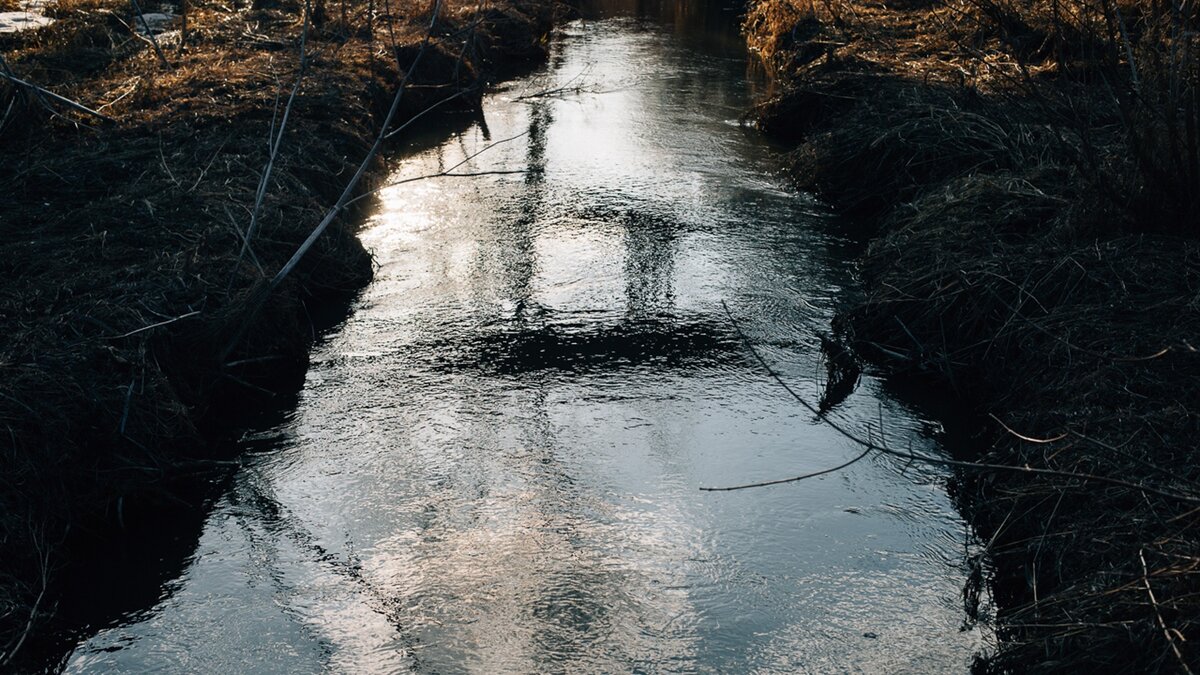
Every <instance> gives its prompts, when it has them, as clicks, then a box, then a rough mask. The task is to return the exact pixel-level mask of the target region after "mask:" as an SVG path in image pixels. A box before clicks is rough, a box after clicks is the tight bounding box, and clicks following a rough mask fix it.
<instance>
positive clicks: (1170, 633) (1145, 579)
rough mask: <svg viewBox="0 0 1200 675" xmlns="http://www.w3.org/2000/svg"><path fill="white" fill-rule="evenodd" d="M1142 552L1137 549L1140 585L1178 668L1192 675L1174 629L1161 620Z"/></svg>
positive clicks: (1160, 613)
mask: <svg viewBox="0 0 1200 675" xmlns="http://www.w3.org/2000/svg"><path fill="white" fill-rule="evenodd" d="M1144 551H1145V549H1141V548H1139V549H1138V560H1140V561H1141V562H1142V584H1143V585H1144V586H1145V587H1146V595H1148V596H1150V604H1151V605H1152V606H1153V607H1154V615H1155V616H1156V617H1158V627H1159V628H1161V629H1162V632H1163V635H1164V636H1165V637H1166V638H1167V643H1168V644H1170V645H1171V651H1172V652H1174V654H1175V659H1176V660H1177V661H1179V666H1180V667H1181V668H1183V672H1185V673H1187V674H1188V675H1193V673H1192V669H1191V668H1190V667H1189V666H1188V664H1187V661H1185V660H1184V658H1183V653H1182V652H1180V651H1179V645H1177V644H1175V635H1174V629H1171V628H1167V622H1166V621H1164V620H1163V615H1162V611H1160V610H1159V608H1158V599H1157V598H1155V597H1154V589H1152V588H1150V571H1149V570H1148V569H1147V568H1146V556H1145V554H1144Z"/></svg>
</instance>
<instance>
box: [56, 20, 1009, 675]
mask: <svg viewBox="0 0 1200 675" xmlns="http://www.w3.org/2000/svg"><path fill="white" fill-rule="evenodd" d="M685 14H686V12H682V10H681V12H680V13H678V14H673V15H672V16H670V17H668V20H664V19H662V18H661V17H659V16H657V13H656V16H651V17H646V16H641V17H638V16H636V13H633V12H631V13H629V14H628V15H626V16H616V17H611V16H610V17H609V18H602V19H595V20H581V21H576V22H574V23H570V24H568V25H566V26H565V27H564V28H563V29H562V30H561V32H560V35H559V36H558V37H557V38H556V43H555V47H554V56H553V58H552V59H551V62H550V63H549V64H548V65H547V66H546V67H545V68H543V69H541V70H539V71H538V72H536V73H534V74H532V75H531V76H529V77H526V78H524V79H521V80H518V81H516V82H513V83H511V84H509V85H507V86H505V87H504V88H502V89H500V90H498V91H495V92H493V93H492V94H490V95H489V96H488V97H487V98H486V100H485V104H484V118H483V120H482V121H481V122H479V123H477V124H475V125H474V126H472V127H471V128H469V129H468V130H466V131H464V132H462V133H461V134H458V135H456V136H454V137H453V138H451V139H449V140H446V141H444V142H441V143H436V144H432V147H431V146H430V145H426V146H425V149H418V150H416V151H415V152H414V154H411V155H408V156H405V157H403V158H402V159H398V160H397V166H398V168H397V171H396V174H395V176H394V177H393V180H394V181H395V182H400V181H403V180H404V179H406V178H410V177H416V176H423V175H427V174H434V173H439V172H442V171H445V170H447V169H450V168H452V167H453V172H454V173H457V174H474V175H471V176H459V177H442V178H437V179H429V180H422V181H416V182H409V183H405V184H401V185H397V186H394V187H390V188H387V189H385V190H384V191H383V192H382V193H381V195H380V200H379V206H378V209H377V210H376V212H375V213H374V214H373V215H372V216H371V217H370V219H369V221H368V223H367V224H366V226H365V229H364V232H363V235H362V236H363V239H364V241H365V242H366V244H367V246H368V247H369V248H370V249H371V250H372V251H373V252H374V255H375V257H376V260H377V263H378V265H379V269H378V273H377V277H376V280H375V281H374V282H373V283H372V284H371V285H370V286H369V287H368V288H367V289H366V290H365V291H364V292H363V294H362V296H361V297H360V299H359V300H358V301H357V303H356V306H355V309H354V312H353V314H352V315H351V316H350V318H349V319H348V320H347V321H346V322H345V323H344V325H342V326H340V327H339V328H337V329H336V330H335V331H334V332H333V333H332V334H331V336H330V337H329V338H328V339H327V340H325V341H324V342H323V343H322V344H321V345H320V347H319V348H318V352H317V353H316V355H315V357H314V363H313V365H312V368H311V370H310V372H309V374H308V379H307V383H306V385H305V387H304V390H303V391H302V393H301V395H300V399H299V404H298V406H297V407H296V409H295V410H294V411H292V412H291V413H290V414H289V415H287V417H286V419H285V420H284V421H283V422H282V423H280V424H279V425H278V426H275V427H273V428H269V429H262V430H259V431H258V432H257V433H255V434H253V435H252V437H250V438H249V439H248V440H247V452H248V454H247V455H246V466H245V467H244V468H243V469H241V470H240V471H239V473H238V474H237V475H236V476H235V477H234V478H233V480H232V481H230V483H229V486H228V489H227V491H226V493H225V494H224V495H223V496H221V497H220V499H219V500H218V501H217V503H216V505H215V507H214V508H213V510H212V511H211V513H210V515H209V517H208V520H207V522H206V524H205V526H204V529H203V533H202V535H201V537H200V540H199V543H198V544H197V547H196V550H195V552H194V554H193V555H192V556H191V557H190V559H189V560H188V562H187V564H186V565H185V566H184V570H183V572H182V574H181V575H180V576H179V577H178V578H176V579H174V580H173V581H171V582H169V583H168V584H167V585H166V586H165V587H164V588H163V590H162V595H161V599H160V601H159V602H158V603H157V604H156V605H154V606H153V607H151V608H148V609H142V610H139V611H136V612H134V613H132V614H130V615H127V616H125V617H123V618H122V619H121V620H120V621H119V622H117V623H116V624H114V625H112V626H109V627H105V628H103V629H101V630H98V631H96V632H95V633H94V634H93V635H91V636H90V637H89V638H88V639H85V640H83V641H82V642H81V643H80V644H79V645H78V647H77V648H76V650H75V652H74V654H73V655H72V656H71V658H70V660H69V662H68V665H67V670H68V671H70V672H149V671H154V672H281V673H311V672H398V671H417V672H429V673H452V672H463V671H473V672H483V673H493V672H560V671H562V672H567V671H569V672H695V671H700V672H787V673H791V672H821V673H825V672H858V671H861V672H877V673H878V672H905V671H907V672H931V671H950V672H963V671H966V670H967V669H968V668H969V666H970V663H971V662H972V659H973V658H974V656H975V655H976V654H978V653H980V652H981V651H984V650H986V649H987V647H988V645H989V643H990V640H991V636H990V633H989V631H988V629H987V628H986V626H984V625H979V624H973V623H970V622H968V621H967V616H966V614H965V612H964V609H963V598H962V589H963V586H964V582H965V579H966V577H967V574H968V562H967V553H968V552H969V550H970V549H972V547H974V546H975V544H974V543H973V542H972V540H971V536H970V533H969V530H968V528H967V527H966V526H965V525H964V523H963V522H962V520H961V519H960V517H959V516H958V514H957V513H956V512H955V510H954V507H953V505H952V503H951V501H950V499H949V498H948V497H947V495H946V492H945V480H946V476H945V474H944V473H943V472H942V471H941V470H939V469H936V468H930V467H925V466H908V467H905V466H903V465H902V464H899V463H896V462H893V461H890V460H887V459H885V458H884V459H880V458H876V459H871V460H867V461H862V462H859V463H857V464H854V465H853V466H851V467H849V468H847V469H845V470H844V471H841V472H838V473H834V474H830V475H826V476H823V477H820V478H816V479H812V480H808V481H804V482H801V483H795V484H790V485H783V486H776V487H771V488H765V489H754V490H745V491H740V492H728V493H714V492H702V491H700V490H699V488H700V487H701V486H721V485H728V484H736V483H743V482H748V481H757V480H765V479H773V478H780V477H786V476H789V475H794V474H798V473H804V472H808V471H814V470H818V469H822V468H827V467H830V466H834V465H837V464H840V463H842V462H845V461H846V460H847V459H849V458H851V457H853V456H854V455H855V454H857V453H858V452H859V449H858V448H856V447H854V446H852V445H851V444H850V443H848V442H847V441H845V440H844V439H843V438H841V437H840V436H838V435H837V434H836V433H834V432H833V431H832V430H831V429H829V428H828V427H826V426H824V425H823V424H822V423H821V422H820V421H819V420H817V419H815V418H814V417H813V416H812V415H811V414H809V413H807V412H806V411H805V410H803V409H802V408H800V407H799V406H797V405H796V403H795V401H793V400H792V399H791V398H790V397H789V396H788V395H787V393H786V392H784V391H783V390H782V389H780V388H779V386H778V385H777V384H776V383H774V382H772V381H771V379H770V378H769V376H768V375H767V374H766V373H765V372H764V371H763V370H762V368H761V366H759V365H758V364H757V363H756V362H755V361H754V360H753V357H752V356H751V354H750V353H749V351H748V349H747V347H746V345H745V344H744V343H743V341H742V340H741V338H740V337H739V336H738V334H737V332H736V331H735V330H734V327H733V326H732V325H731V324H730V321H729V320H728V318H727V317H726V315H725V313H724V310H723V308H722V302H725V303H727V304H728V306H729V307H730V309H731V310H732V311H733V312H734V313H735V315H737V316H738V317H739V321H740V322H741V323H742V326H743V328H744V330H745V332H746V333H747V335H748V336H749V338H750V339H751V340H752V341H753V342H754V343H755V344H756V345H757V346H758V348H759V349H760V350H761V352H762V353H763V355H764V356H765V358H766V359H768V360H769V361H770V362H771V363H772V364H774V365H775V367H776V368H777V369H778V371H779V372H780V373H781V374H782V375H783V376H784V377H785V378H787V379H788V380H789V381H790V382H792V383H793V384H794V386H795V387H796V388H797V389H798V390H799V391H801V392H803V393H804V394H806V395H808V396H810V397H812V398H813V399H814V400H815V399H816V398H817V397H818V396H819V392H820V384H821V381H822V379H823V376H824V368H823V366H822V364H821V361H820V349H819V343H818V338H817V336H818V334H819V332H821V331H824V330H827V329H828V325H829V321H830V317H831V316H832V314H833V312H834V310H835V308H836V307H837V306H838V304H839V302H841V301H843V300H844V299H845V298H846V297H847V294H849V293H853V292H854V289H853V285H852V284H853V278H852V274H851V262H850V260H851V255H852V254H851V253H850V247H849V246H848V245H847V243H846V242H844V241H841V240H839V238H838V236H837V234H836V232H837V228H836V227H834V226H832V224H831V223H830V222H829V218H828V215H827V214H826V212H825V210H824V209H823V208H822V207H821V206H820V205H819V204H817V203H816V202H814V201H813V200H811V199H809V198H807V197H805V196H803V195H798V194H795V193H793V192H791V191H789V190H787V189H786V188H785V187H784V186H783V185H782V184H781V183H780V181H779V180H777V179H776V178H774V177H773V170H774V169H775V167H776V166H777V164H778V162H779V158H778V156H777V153H776V152H774V151H773V149H772V148H771V147H770V146H769V145H768V144H767V143H766V142H765V141H764V140H762V139H761V138H760V137H759V136H757V135H756V133H755V132H754V131H752V130H749V129H745V128H743V127H741V126H740V125H739V124H738V122H737V119H738V117H739V115H740V114H741V113H742V112H743V111H744V110H745V109H746V107H747V106H748V105H749V104H750V102H751V100H752V98H753V96H754V95H755V93H756V92H755V88H756V87H757V86H761V85H760V83H758V82H757V80H756V78H755V76H754V75H753V74H752V73H751V72H749V71H748V67H747V58H746V54H745V51H744V48H743V47H742V46H741V45H740V43H739V41H738V40H737V39H736V33H735V32H733V31H731V30H729V29H726V30H724V31H706V30H704V28H703V26H704V24H705V23H711V22H706V21H703V20H689V19H688V17H687V16H685ZM731 23H732V20H727V21H726V24H731ZM465 158H471V159H468V160H466V161H465V163H464V159H465ZM830 415H831V416H832V417H833V418H835V419H836V420H838V421H840V422H841V423H843V424H846V425H849V426H852V427H856V428H860V429H863V428H865V425H867V424H871V425H873V426H874V430H873V431H872V432H871V433H873V434H878V433H879V429H878V425H879V422H880V420H882V421H883V423H884V426H885V428H886V433H887V437H888V441H889V442H891V443H894V444H896V445H897V446H901V447H907V446H910V445H911V446H912V447H914V448H920V449H922V450H926V451H929V452H941V450H940V449H939V448H938V447H937V446H936V442H935V440H932V436H933V434H932V430H933V429H934V428H935V427H936V424H935V423H933V422H929V421H925V420H922V419H920V418H919V416H917V415H916V414H914V412H912V411H911V410H909V409H908V408H906V407H905V406H903V405H902V404H900V403H898V402H896V401H895V400H892V399H890V398H889V397H888V396H887V394H886V393H885V392H884V391H883V388H882V387H881V385H880V384H879V383H878V382H876V381H874V380H871V379H869V378H868V379H865V380H864V381H863V382H862V384H861V385H860V386H859V388H858V390H857V391H855V392H854V393H853V394H852V395H851V396H850V397H849V398H848V399H847V400H846V401H845V402H843V403H842V404H841V405H839V406H838V407H836V408H835V409H834V410H833V412H831V413H830ZM864 433H865V432H864Z"/></svg>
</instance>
